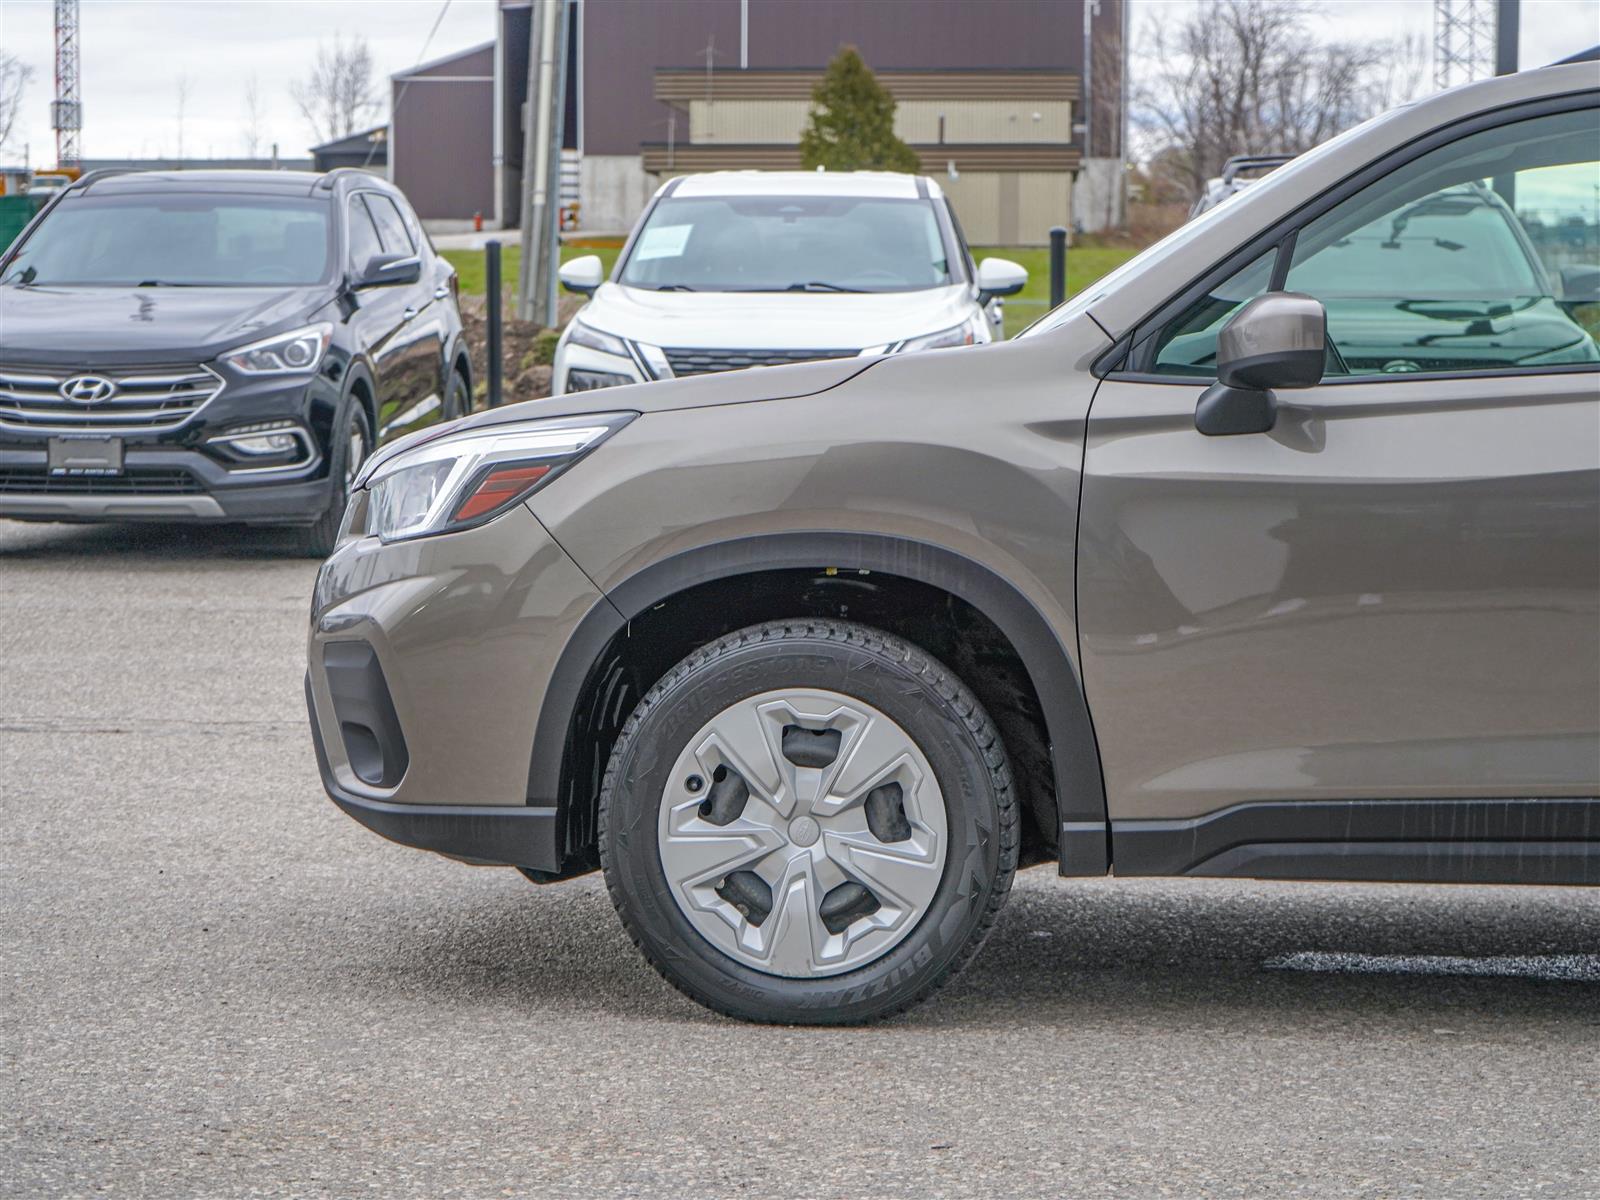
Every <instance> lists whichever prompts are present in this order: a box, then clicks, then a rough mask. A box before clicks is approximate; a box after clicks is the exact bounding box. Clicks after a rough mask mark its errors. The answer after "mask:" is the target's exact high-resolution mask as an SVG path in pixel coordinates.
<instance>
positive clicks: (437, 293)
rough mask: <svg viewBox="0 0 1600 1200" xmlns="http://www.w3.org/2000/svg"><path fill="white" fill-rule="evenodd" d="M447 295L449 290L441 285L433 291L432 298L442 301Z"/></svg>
mask: <svg viewBox="0 0 1600 1200" xmlns="http://www.w3.org/2000/svg"><path fill="white" fill-rule="evenodd" d="M449 294H450V289H449V288H447V287H445V285H444V284H442V283H441V284H440V285H439V286H438V287H436V288H434V289H433V298H434V299H435V300H443V299H444V298H445V297H446V296H448V295H449Z"/></svg>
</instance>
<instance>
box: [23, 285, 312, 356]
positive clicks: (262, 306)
mask: <svg viewBox="0 0 1600 1200" xmlns="http://www.w3.org/2000/svg"><path fill="white" fill-rule="evenodd" d="M332 291H333V289H332V288H330V287H318V288H284V287H271V288H205V287H194V288H185V287H164V288H134V287H63V288H50V287H15V286H10V287H0V358H3V359H5V360H7V361H10V362H17V363H36V364H38V365H40V366H52V365H67V366H92V365H95V363H96V362H97V361H98V362H103V363H106V364H107V365H111V364H112V361H113V360H114V361H115V363H116V364H129V365H133V364H138V363H146V362H151V363H153V362H174V361H181V362H204V361H206V360H208V359H211V358H215V357H216V356H217V355H218V354H220V353H222V352H223V351H225V350H229V349H231V348H233V347H234V346H238V345H242V344H243V343H245V342H249V341H254V340H255V339H256V338H261V337H266V336H267V335H269V334H272V333H276V332H278V331H279V330H280V329H285V328H289V327H291V326H292V325H294V324H298V323H299V322H301V321H306V320H309V319H310V318H311V314H312V313H314V312H315V311H316V310H317V309H318V308H320V307H322V306H323V305H324V304H325V303H327V302H328V301H329V300H331V299H332Z"/></svg>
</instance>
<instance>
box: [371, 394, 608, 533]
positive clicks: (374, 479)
mask: <svg viewBox="0 0 1600 1200" xmlns="http://www.w3.org/2000/svg"><path fill="white" fill-rule="evenodd" d="M636 416H638V414H637V413H597V414H595V415H593V416H585V417H564V418H556V419H552V420H548V421H530V422H528V423H527V424H524V425H518V426H516V427H515V428H508V427H505V426H499V427H496V426H489V427H488V428H484V429H473V430H468V431H467V432H464V433H459V434H450V435H446V436H444V437H441V438H439V439H437V440H435V441H424V442H422V443H421V444H420V445H418V446H417V447H416V448H415V449H413V450H406V451H404V452H402V453H400V454H397V455H395V456H393V457H392V458H386V459H382V460H379V461H378V462H377V464H376V466H375V467H374V468H373V469H372V472H371V475H370V477H369V478H366V479H363V480H358V481H357V487H358V489H362V490H358V491H356V492H355V493H354V494H353V495H352V497H351V499H350V506H349V508H348V509H346V510H345V517H344V529H343V530H342V531H341V534H340V539H341V540H343V539H344V538H345V537H364V536H368V535H372V534H376V535H377V536H378V537H380V538H382V539H383V540H384V541H386V542H397V541H401V540H404V539H406V538H414V537H423V536H425V535H427V534H432V533H444V532H447V531H450V530H456V529H465V528H468V527H470V526H473V525H481V524H483V523H484V522H485V521H489V520H493V519H494V518H495V517H497V516H499V515H500V514H501V513H503V512H505V511H506V510H507V509H509V508H510V507H512V505H514V504H517V503H520V502H521V501H523V500H525V499H527V497H528V496H530V495H531V494H533V493H534V492H535V491H537V490H538V489H539V488H541V487H543V486H544V485H545V484H546V483H549V482H550V480H551V479H553V478H554V477H555V476H556V475H558V474H559V473H560V472H562V471H564V470H565V469H566V468H568V467H570V466H571V465H572V464H573V463H575V462H577V461H578V460H579V459H580V458H582V457H583V456H584V455H585V454H587V453H588V452H589V451H590V450H593V449H594V448H595V447H596V446H598V445H599V444H600V443H601V442H603V441H605V440H606V438H608V437H610V436H611V435H612V434H613V433H615V432H616V431H617V430H619V429H621V428H622V427H623V426H624V425H626V424H627V423H628V422H629V421H631V420H633V418H634V417H636Z"/></svg>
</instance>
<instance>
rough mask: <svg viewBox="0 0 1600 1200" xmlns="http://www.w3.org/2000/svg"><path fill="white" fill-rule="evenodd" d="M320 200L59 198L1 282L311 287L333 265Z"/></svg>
mask: <svg viewBox="0 0 1600 1200" xmlns="http://www.w3.org/2000/svg"><path fill="white" fill-rule="evenodd" d="M329 213H330V209H329V205H328V202H327V201H326V200H312V199H301V198H287V199H276V198H267V197H261V196H239V195H228V196H202V195H170V194H166V195H151V194H140V195H122V196H117V195H105V196H69V197H67V198H65V199H63V200H62V201H60V202H59V204H58V205H57V207H56V208H55V210H54V211H52V212H51V213H50V215H49V216H47V217H46V218H45V219H44V221H43V222H42V223H41V224H40V226H39V228H38V229H36V230H35V231H34V232H33V234H32V235H31V236H30V237H29V238H28V240H27V241H26V242H25V243H24V244H23V246H22V249H21V250H20V251H19V252H18V254H17V257H16V258H15V260H13V261H12V262H11V263H10V265H9V266H8V267H7V268H6V277H5V280H4V282H6V283H23V284H34V285H38V286H40V287H50V286H71V285H78V286H90V287H93V286H101V287H115V286H133V287H140V286H144V287H158V286H169V287H275V286H281V285H295V284H311V283H320V282H322V281H323V280H325V279H327V278H328V276H329V274H330V270H329V268H330V264H331V263H332V262H333V259H334V252H333V236H332V234H333V230H332V222H331V221H330V220H329Z"/></svg>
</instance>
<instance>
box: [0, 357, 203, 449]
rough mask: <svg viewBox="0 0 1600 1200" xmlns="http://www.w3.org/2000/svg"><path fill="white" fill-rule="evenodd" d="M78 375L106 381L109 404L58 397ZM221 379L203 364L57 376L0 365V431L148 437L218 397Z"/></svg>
mask: <svg viewBox="0 0 1600 1200" xmlns="http://www.w3.org/2000/svg"><path fill="white" fill-rule="evenodd" d="M80 375H94V376H97V377H99V378H102V379H109V380H110V381H111V382H112V383H114V384H115V385H116V388H117V391H116V394H115V395H114V396H112V397H111V398H110V399H109V400H101V401H98V402H96V403H94V404H81V403H78V402H77V401H73V400H68V399H67V398H66V397H65V396H63V395H62V394H61V391H60V389H61V385H62V384H64V383H66V382H67V380H69V379H75V378H77V377H78V376H80ZM223 387H224V383H223V379H222V376H220V375H218V374H217V373H216V372H215V371H213V370H212V369H211V368H210V367H208V366H206V365H205V364H204V363H184V364H178V365H173V364H170V363H168V364H163V365H156V366H149V367H137V366H124V367H84V368H81V369H79V368H75V369H73V370H70V371H63V370H60V369H59V368H48V369H47V368H43V367H37V366H29V365H24V364H17V365H15V366H7V365H0V429H15V430H25V431H28V432H34V433H54V432H62V433H72V432H83V431H93V432H95V433H149V432H164V431H166V430H170V429H179V428H181V427H182V426H184V425H186V424H187V423H188V422H189V421H191V420H193V419H194V417H195V415H196V414H198V413H199V412H200V410H201V409H203V408H204V407H205V406H206V405H207V404H210V403H211V402H212V401H213V400H215V399H216V398H217V397H218V396H219V395H221V393H222V389H223Z"/></svg>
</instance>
